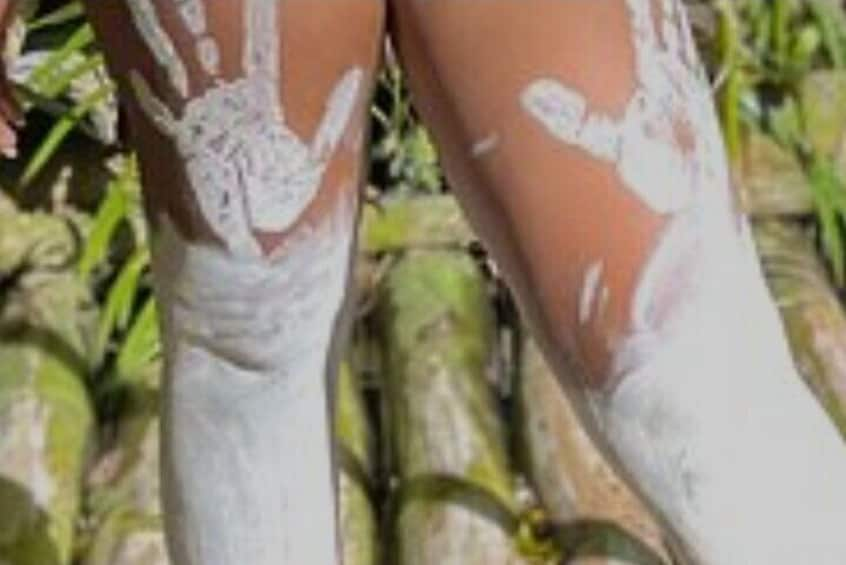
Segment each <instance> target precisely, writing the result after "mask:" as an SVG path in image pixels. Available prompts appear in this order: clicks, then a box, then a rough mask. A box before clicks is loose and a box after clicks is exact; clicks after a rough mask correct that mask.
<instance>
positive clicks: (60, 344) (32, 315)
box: [0, 199, 94, 565]
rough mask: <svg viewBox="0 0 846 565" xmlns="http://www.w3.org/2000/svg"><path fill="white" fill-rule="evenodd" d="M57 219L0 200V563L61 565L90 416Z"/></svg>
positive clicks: (79, 289) (85, 307)
mask: <svg viewBox="0 0 846 565" xmlns="http://www.w3.org/2000/svg"><path fill="white" fill-rule="evenodd" d="M74 249H75V239H74V237H73V234H72V232H71V231H70V229H69V228H68V226H67V225H66V224H65V222H64V221H62V220H61V219H59V218H56V217H50V216H47V215H43V214H24V213H20V212H18V211H17V210H15V208H14V206H13V205H12V204H11V203H10V202H9V201H8V200H5V199H2V201H0V284H2V285H3V289H2V290H3V294H2V302H0V563H4V564H5V563H11V564H14V565H65V564H67V563H69V562H70V559H71V551H72V544H73V527H74V522H75V520H76V518H77V515H78V511H79V503H80V481H81V476H82V469H83V465H84V461H85V453H86V445H87V443H88V441H89V438H90V432H91V428H92V410H91V406H90V403H89V399H88V396H87V392H86V390H85V388H84V386H83V380H84V378H85V371H86V362H85V359H86V347H85V344H86V341H87V339H86V336H88V337H90V336H91V335H93V322H94V316H93V309H92V308H91V307H90V304H91V303H90V297H89V296H88V294H87V289H86V288H85V287H84V286H83V285H82V284H81V283H80V282H79V280H78V279H77V277H76V276H75V273H74V272H73V270H72V268H71V266H72V260H73V257H74Z"/></svg>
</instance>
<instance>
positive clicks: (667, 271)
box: [521, 0, 846, 565]
mask: <svg viewBox="0 0 846 565" xmlns="http://www.w3.org/2000/svg"><path fill="white" fill-rule="evenodd" d="M626 6H627V8H628V11H629V14H630V17H631V22H632V23H631V28H632V40H633V43H634V52H635V64H636V87H635V91H634V93H633V95H632V98H631V102H630V103H629V104H628V105H627V106H626V108H625V109H624V111H623V112H622V114H621V115H620V116H619V117H614V116H612V115H609V114H604V113H602V112H597V111H594V110H593V109H592V108H591V104H590V100H589V97H588V96H587V95H585V94H584V93H581V92H579V91H577V90H575V89H573V88H570V87H569V86H567V85H565V84H563V83H562V82H561V81H560V80H558V79H556V78H549V77H544V78H539V79H537V80H536V81H534V82H532V83H531V84H529V85H528V86H527V87H526V89H525V91H524V92H523V93H522V97H521V103H522V105H523V107H524V109H525V110H526V111H527V112H528V114H529V115H531V116H532V117H533V118H534V119H536V120H537V122H538V125H539V126H540V127H542V128H544V130H545V131H546V132H548V133H549V134H550V135H551V136H553V137H554V138H555V139H557V140H559V141H561V142H562V143H565V144H567V145H568V146H571V147H575V148H578V149H580V150H582V151H584V152H585V153H586V154H587V155H589V156H590V157H592V158H595V159H598V160H601V161H604V162H607V163H609V164H610V165H612V166H614V167H615V168H616V170H617V172H618V175H619V178H620V179H621V181H622V184H623V186H624V187H625V189H626V190H629V191H631V192H632V193H633V194H635V195H637V196H638V197H639V198H640V199H641V201H642V202H643V203H644V205H646V206H648V207H649V208H650V209H651V210H653V211H654V212H656V213H658V214H661V215H663V216H665V218H666V227H665V228H664V231H663V233H662V234H661V237H660V238H659V243H658V244H657V246H656V248H655V249H654V250H653V252H652V256H651V258H650V259H649V261H648V262H647V264H646V265H645V267H644V269H643V272H642V273H641V274H640V277H639V282H638V286H637V289H636V291H635V295H634V300H633V307H632V312H631V322H630V327H629V330H628V332H627V333H626V334H625V335H623V336H620V338H619V339H618V340H617V341H616V342H614V343H612V344H611V348H612V351H613V365H614V368H613V372H614V375H612V376H611V378H610V379H609V380H610V382H620V384H619V385H618V386H617V387H616V388H615V389H613V390H605V391H600V392H596V393H594V394H593V399H592V401H591V402H592V406H591V408H592V411H593V413H594V414H595V416H596V419H597V422H598V425H599V427H600V429H601V431H602V433H603V434H604V435H605V436H606V439H607V440H608V442H609V443H610V444H611V446H612V447H613V449H614V450H615V452H616V454H617V455H618V457H619V460H620V461H621V462H622V464H623V467H624V471H625V473H626V474H627V475H628V476H629V477H630V478H631V479H633V480H634V482H635V483H636V484H637V485H638V487H639V489H640V490H641V492H643V493H645V494H646V495H647V496H648V498H649V499H650V501H651V503H652V504H653V505H654V506H655V507H657V508H658V510H659V511H660V513H661V514H662V515H663V516H664V518H665V519H666V520H667V523H669V524H672V527H673V528H674V529H675V531H676V533H678V534H680V537H681V538H682V539H683V540H684V542H685V543H686V544H687V545H688V546H689V547H690V549H691V551H692V553H693V554H694V555H695V556H696V557H697V558H698V559H699V561H700V562H701V563H703V564H706V565H750V564H753V565H757V564H762V563H767V564H770V565H787V564H794V563H818V564H825V565H836V564H840V563H843V562H844V559H846V536H844V535H843V531H842V528H843V524H846V485H844V483H843V477H846V446H844V444H843V442H842V440H841V439H840V437H839V435H838V433H837V431H836V429H835V427H834V426H833V425H832V424H831V422H830V421H829V420H828V419H827V417H826V416H825V414H824V412H823V410H822V409H821V408H820V406H819V405H818V404H817V403H816V401H815V400H814V399H813V397H812V396H811V393H810V392H809V390H808V389H807V387H805V386H804V384H803V383H802V381H801V378H800V377H799V376H798V373H797V371H796V369H795V366H794V365H793V361H792V359H791V356H790V352H789V350H788V347H787V345H786V340H785V337H784V332H783V329H782V326H781V321H780V318H779V317H778V313H777V311H776V309H775V306H774V305H773V303H772V300H771V298H770V296H769V293H768V291H767V289H766V286H765V284H764V281H763V276H762V273H761V270H760V267H759V265H758V261H757V257H756V255H755V251H754V246H753V243H752V241H751V238H750V236H749V230H748V225H747V223H746V219H745V218H742V217H739V216H738V215H737V214H736V213H735V212H734V206H733V195H732V191H731V188H730V181H729V178H728V167H727V164H726V161H725V157H724V149H723V146H722V141H721V135H720V131H719V127H718V122H717V119H716V116H715V114H714V110H713V104H712V101H711V97H710V89H709V87H708V85H707V83H706V82H705V80H704V76H703V73H702V72H701V70H700V69H701V67H700V66H699V64H698V62H697V57H696V54H695V52H694V46H693V42H692V40H691V37H690V33H689V26H688V25H687V23H686V21H685V16H684V13H683V10H682V8H681V6H680V4H679V3H678V2H676V1H674V0H656V1H655V2H649V1H646V0H626ZM656 22H658V23H657V26H658V27H660V29H656ZM682 133H689V134H690V135H682ZM687 138H689V139H687ZM602 260H603V258H597V259H596V262H594V263H592V264H591V265H590V266H589V267H588V268H587V270H586V272H585V275H584V276H585V282H584V286H583V289H582V293H581V297H580V306H581V307H580V319H581V320H582V321H585V320H588V319H590V318H591V313H592V312H593V310H594V308H593V306H592V305H593V304H594V302H595V301H596V289H597V287H598V282H596V281H597V280H598V279H599V278H600V276H599V275H601V272H598V267H597V265H601V264H602V263H601V262H600V261H602Z"/></svg>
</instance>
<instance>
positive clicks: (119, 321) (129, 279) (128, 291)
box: [94, 248, 150, 366]
mask: <svg viewBox="0 0 846 565" xmlns="http://www.w3.org/2000/svg"><path fill="white" fill-rule="evenodd" d="M149 264H150V253H149V251H148V250H147V249H146V248H139V249H136V250H135V253H133V255H132V257H130V258H129V260H128V261H127V262H126V263H124V265H123V268H122V269H121V270H120V274H119V275H118V277H117V279H115V282H114V283H113V284H112V286H111V287H110V288H109V292H108V295H107V296H106V304H105V306H104V308H103V312H102V314H101V315H100V323H99V327H98V328H97V342H96V344H95V351H94V357H95V359H94V363H95V365H96V366H99V365H100V364H101V363H102V362H103V358H104V357H105V354H106V347H107V346H108V343H109V339H110V337H111V336H112V334H113V333H114V331H115V330H123V329H125V328H126V326H127V325H128V324H129V321H130V318H131V317H132V312H133V308H134V306H135V304H136V302H137V299H138V285H139V281H140V279H141V274H142V273H143V272H144V271H145V270H146V268H147V266H148V265H149Z"/></svg>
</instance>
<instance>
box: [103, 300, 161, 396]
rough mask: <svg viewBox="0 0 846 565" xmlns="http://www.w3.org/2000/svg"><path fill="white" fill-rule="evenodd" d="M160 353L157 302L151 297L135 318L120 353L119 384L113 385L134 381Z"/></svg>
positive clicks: (117, 376)
mask: <svg viewBox="0 0 846 565" xmlns="http://www.w3.org/2000/svg"><path fill="white" fill-rule="evenodd" d="M160 351H161V347H160V342H159V324H158V315H157V313H156V303H155V300H154V299H153V297H152V296H151V297H149V298H147V301H146V302H145V304H144V306H143V307H142V308H141V312H140V313H139V314H138V316H137V317H136V318H135V321H134V322H133V324H132V327H131V328H130V330H129V333H127V335H126V340H125V341H124V342H123V345H122V346H121V348H120V351H119V352H118V357H117V364H116V381H117V382H115V383H113V384H118V383H126V382H130V381H132V380H133V379H134V378H135V377H136V376H138V375H139V374H140V373H141V372H142V370H143V369H145V368H146V367H148V366H149V364H150V363H151V362H152V361H153V360H155V359H156V357H158V355H159V354H160Z"/></svg>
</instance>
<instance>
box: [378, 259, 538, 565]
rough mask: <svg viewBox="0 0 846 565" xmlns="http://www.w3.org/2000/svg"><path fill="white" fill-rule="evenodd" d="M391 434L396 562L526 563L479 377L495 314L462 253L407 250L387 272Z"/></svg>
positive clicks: (490, 406)
mask: <svg viewBox="0 0 846 565" xmlns="http://www.w3.org/2000/svg"><path fill="white" fill-rule="evenodd" d="M379 319H380V321H381V322H382V324H383V325H382V329H383V331H384V336H385V343H384V348H385V355H386V358H387V363H386V377H385V393H386V395H387V400H386V402H387V412H388V424H389V430H390V432H389V433H390V440H391V441H390V444H391V446H392V449H393V452H394V460H395V464H396V467H397V469H396V470H397V473H398V476H399V482H400V487H399V490H398V492H396V493H395V497H394V505H393V512H392V514H393V517H394V518H395V521H394V522H393V523H392V532H393V534H394V536H395V540H394V541H395V543H396V547H395V557H396V558H395V560H392V561H391V562H392V563H398V564H401V565H428V564H437V565H453V564H455V565H458V564H461V565H483V564H484V565H487V564H491V563H496V564H502V565H509V564H517V563H524V561H523V559H522V558H521V557H520V556H519V555H518V554H517V551H516V550H515V548H514V545H513V543H512V539H510V536H511V534H513V533H514V531H513V530H514V528H515V519H514V514H515V512H516V502H515V497H514V494H513V479H512V476H511V474H510V473H509V469H508V464H507V462H506V453H505V449H504V441H503V429H502V425H501V422H500V421H499V420H498V416H497V409H496V407H495V405H494V400H493V397H492V395H491V391H490V388H489V386H488V382H487V379H486V370H487V367H488V363H489V361H490V360H491V355H492V344H493V319H492V313H491V308H490V304H489V297H488V294H487V292H486V289H485V283H484V280H483V279H482V276H481V274H480V273H479V271H478V269H477V267H476V265H475V264H474V263H473V261H472V260H471V259H470V258H469V257H468V256H467V255H466V254H463V253H457V252H450V251H422V250H416V251H409V252H408V253H407V254H406V256H405V257H404V258H403V259H402V260H400V261H399V263H398V264H397V265H396V266H395V267H394V268H393V269H392V270H391V272H390V273H389V274H388V276H387V279H386V281H385V286H384V293H383V296H382V301H381V303H380V305H379Z"/></svg>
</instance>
